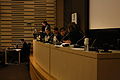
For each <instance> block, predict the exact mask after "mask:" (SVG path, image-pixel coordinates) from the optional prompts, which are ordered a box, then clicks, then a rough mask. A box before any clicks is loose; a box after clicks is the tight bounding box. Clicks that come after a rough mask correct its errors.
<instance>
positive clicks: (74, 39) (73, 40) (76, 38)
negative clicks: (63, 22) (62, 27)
mask: <svg viewBox="0 0 120 80" xmlns="http://www.w3.org/2000/svg"><path fill="white" fill-rule="evenodd" d="M67 31H68V38H69V39H68V40H64V41H63V42H65V43H70V44H77V43H78V42H80V40H81V39H82V38H83V34H81V33H80V30H79V28H78V26H77V25H76V24H75V23H71V24H69V25H68V26H67Z"/></svg>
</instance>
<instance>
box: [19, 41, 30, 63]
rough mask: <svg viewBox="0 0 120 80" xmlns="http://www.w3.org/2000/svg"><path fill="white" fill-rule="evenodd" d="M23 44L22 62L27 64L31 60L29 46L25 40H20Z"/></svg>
mask: <svg viewBox="0 0 120 80" xmlns="http://www.w3.org/2000/svg"><path fill="white" fill-rule="evenodd" d="M20 41H21V43H22V47H21V62H26V61H27V60H28V58H29V52H30V51H29V46H28V44H27V43H26V41H25V40H24V39H20Z"/></svg>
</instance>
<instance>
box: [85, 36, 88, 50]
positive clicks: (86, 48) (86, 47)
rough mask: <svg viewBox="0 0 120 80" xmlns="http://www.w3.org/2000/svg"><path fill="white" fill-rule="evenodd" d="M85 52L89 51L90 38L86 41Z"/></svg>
mask: <svg viewBox="0 0 120 80" xmlns="http://www.w3.org/2000/svg"><path fill="white" fill-rule="evenodd" d="M84 46H85V47H84V50H85V51H89V38H85V39H84Z"/></svg>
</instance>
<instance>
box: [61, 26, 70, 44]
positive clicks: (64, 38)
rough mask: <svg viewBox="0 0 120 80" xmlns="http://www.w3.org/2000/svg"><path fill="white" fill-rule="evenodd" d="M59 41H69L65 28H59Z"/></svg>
mask: <svg viewBox="0 0 120 80" xmlns="http://www.w3.org/2000/svg"><path fill="white" fill-rule="evenodd" d="M60 42H62V43H70V39H69V33H67V31H66V28H64V27H62V28H60Z"/></svg>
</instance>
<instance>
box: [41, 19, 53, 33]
mask: <svg viewBox="0 0 120 80" xmlns="http://www.w3.org/2000/svg"><path fill="white" fill-rule="evenodd" d="M46 29H47V30H48V29H49V30H51V27H50V25H49V24H48V22H47V21H43V22H42V32H45V30H46Z"/></svg>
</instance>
